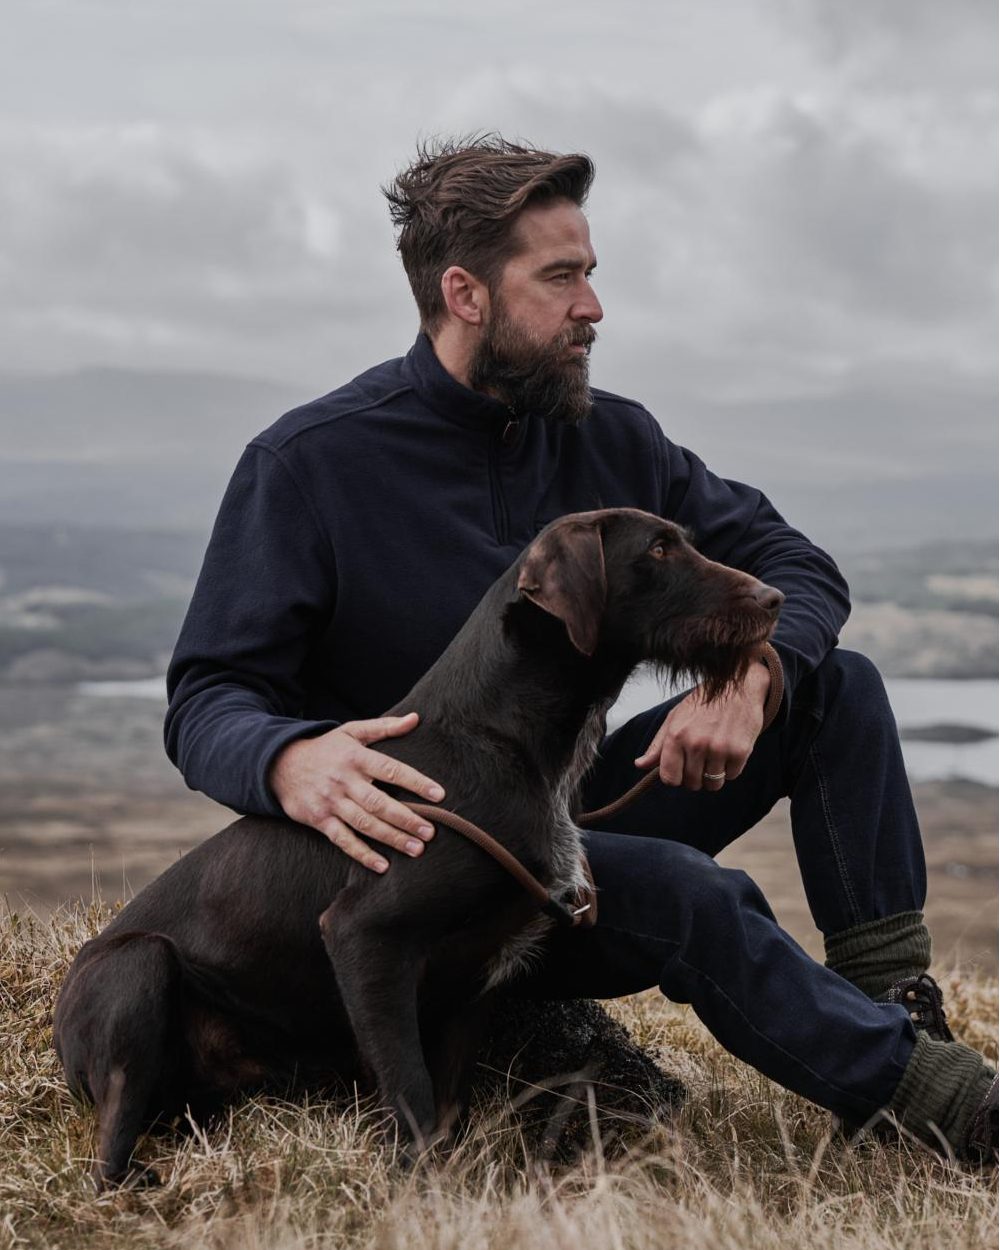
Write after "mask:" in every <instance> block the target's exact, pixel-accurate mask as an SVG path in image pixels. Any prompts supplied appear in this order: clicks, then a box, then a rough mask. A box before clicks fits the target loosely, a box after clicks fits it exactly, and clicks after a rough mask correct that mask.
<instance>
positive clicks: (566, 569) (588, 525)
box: [517, 520, 608, 655]
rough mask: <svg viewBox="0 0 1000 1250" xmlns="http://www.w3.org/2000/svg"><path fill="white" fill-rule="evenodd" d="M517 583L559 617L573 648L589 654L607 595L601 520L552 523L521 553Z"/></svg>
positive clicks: (527, 593) (529, 595)
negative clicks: (522, 557) (522, 556)
mask: <svg viewBox="0 0 1000 1250" xmlns="http://www.w3.org/2000/svg"><path fill="white" fill-rule="evenodd" d="M517 588H518V590H519V591H520V592H521V594H523V595H524V596H525V597H526V598H528V599H530V600H531V602H532V603H535V604H537V605H538V607H540V608H543V609H544V610H545V611H546V612H550V613H551V614H552V615H553V616H556V617H558V618H559V620H561V621H562V622H563V624H564V625H565V626H566V632H567V633H568V634H569V640H570V642H571V643H572V644H573V646H574V647H576V649H577V651H580V652H582V654H583V655H593V654H594V651H595V650H596V648H597V635H598V632H599V630H600V628H601V617H602V616H603V614H604V605H605V602H606V600H607V594H608V583H607V578H606V577H605V573H604V547H603V546H602V544H601V530H600V526H599V524H598V523H597V522H596V521H578V520H573V521H566V522H557V523H556V524H555V525H552V526H550V527H549V528H548V529H547V530H546V531H545V532H544V533H543V534H540V535H539V536H538V538H536V539H535V541H534V542H533V543H532V544H531V546H530V547H529V548H528V550H527V551H526V552H525V553H524V559H523V561H522V563H521V571H520V574H519V575H518V579H517Z"/></svg>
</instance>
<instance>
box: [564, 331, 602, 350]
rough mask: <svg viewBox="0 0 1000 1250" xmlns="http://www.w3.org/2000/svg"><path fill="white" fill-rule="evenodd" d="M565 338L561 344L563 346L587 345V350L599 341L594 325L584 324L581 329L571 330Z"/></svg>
mask: <svg viewBox="0 0 1000 1250" xmlns="http://www.w3.org/2000/svg"><path fill="white" fill-rule="evenodd" d="M565 339H566V341H565V342H564V343H563V344H561V346H562V347H585V348H586V349H587V351H590V349H591V347H593V345H594V344H595V343H596V342H597V331H596V330H595V329H594V327H593V326H583V327H582V328H581V329H579V330H570V331H569V332H568V333H567V335H566V336H565Z"/></svg>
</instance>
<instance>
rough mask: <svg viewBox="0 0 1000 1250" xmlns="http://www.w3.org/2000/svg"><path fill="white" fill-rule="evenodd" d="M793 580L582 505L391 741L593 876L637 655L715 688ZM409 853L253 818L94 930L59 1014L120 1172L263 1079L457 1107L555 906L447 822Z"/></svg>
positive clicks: (409, 1138)
mask: <svg viewBox="0 0 1000 1250" xmlns="http://www.w3.org/2000/svg"><path fill="white" fill-rule="evenodd" d="M782 599H783V596H782V594H781V592H780V591H778V590H775V589H773V588H771V587H768V586H765V585H763V584H762V583H761V582H759V581H757V580H756V579H755V578H753V577H751V576H749V575H748V574H746V573H742V572H738V571H736V570H734V569H730V568H727V567H725V566H723V565H720V564H716V563H714V562H712V561H710V560H708V559H706V558H705V557H704V556H702V555H700V554H699V553H698V552H697V551H696V550H695V548H694V546H693V545H692V544H691V543H690V541H689V540H688V537H687V536H686V534H685V532H684V531H683V530H681V529H680V528H679V527H678V526H676V525H674V524H672V523H670V522H668V521H664V520H662V519H661V518H659V517H656V516H652V515H651V514H649V513H645V512H640V511H637V510H635V509H629V508H614V509H606V510H602V511H597V512H589V513H576V514H572V515H569V516H566V517H562V518H560V519H559V520H557V521H554V522H553V523H552V524H550V525H548V526H547V527H546V528H545V529H544V530H542V532H541V533H540V534H539V535H538V536H537V538H536V539H535V540H534V542H532V543H531V544H530V546H529V547H528V548H527V549H526V550H525V551H524V552H523V553H522V555H521V556H520V557H519V558H518V560H517V561H515V563H514V564H513V565H512V566H511V567H510V568H509V569H508V570H507V571H506V572H505V573H504V574H502V576H501V577H500V578H499V579H498V580H497V581H496V582H495V583H494V584H493V585H492V586H491V587H490V589H489V590H488V591H487V592H486V594H485V596H484V597H483V599H482V600H481V602H480V603H479V605H478V607H477V608H476V609H475V610H474V611H473V613H472V614H471V616H470V617H469V619H468V621H467V622H466V624H465V625H464V626H463V628H462V629H461V631H460V632H459V633H458V635H457V636H456V637H455V639H454V640H453V641H452V643H451V644H450V646H449V647H448V648H447V649H446V650H445V651H444V652H443V654H442V655H441V656H440V658H439V659H438V660H437V662H436V663H435V664H434V665H433V666H432V668H431V669H430V670H429V671H428V672H427V674H426V675H425V676H424V677H423V678H422V679H421V680H420V681H419V682H418V683H417V684H416V686H414V688H413V689H412V691H411V692H410V693H409V694H408V695H407V696H406V698H405V699H403V700H402V701H401V702H400V703H398V704H397V705H396V707H395V708H393V709H390V712H389V714H390V715H391V714H401V713H402V711H403V710H410V709H411V708H413V709H416V710H417V711H418V712H419V713H420V722H419V725H418V726H417V728H416V729H414V730H413V731H412V732H411V733H409V734H407V735H405V736H404V737H401V738H398V739H393V740H391V741H388V742H384V743H380V744H379V749H380V750H382V751H384V752H385V753H386V754H389V755H391V756H393V757H395V758H397V759H400V760H402V761H405V762H406V763H407V764H410V765H411V766H413V767H414V768H416V769H418V770H419V771H421V772H423V773H425V774H426V775H428V776H433V777H438V778H440V779H441V780H442V782H443V783H444V784H445V785H446V787H447V793H448V802H449V807H450V809H451V810H453V811H455V812H457V813H459V814H460V815H462V816H464V817H466V818H468V819H469V820H471V821H474V822H476V823H478V824H479V825H481V826H482V827H484V828H486V829H487V830H489V832H490V833H491V834H492V835H493V837H494V838H495V839H497V841H499V842H500V843H501V845H502V846H503V847H505V848H506V849H507V850H508V851H509V852H511V853H512V854H513V855H514V856H516V857H517V858H518V859H519V860H520V861H521V863H522V864H523V865H524V866H525V867H526V868H527V869H528V870H529V871H530V872H532V873H533V874H534V875H535V876H536V877H537V878H538V879H539V880H540V881H541V882H542V883H543V884H544V885H545V886H547V887H548V889H549V892H550V894H551V895H552V896H553V897H555V898H557V899H558V898H569V897H570V896H572V895H573V894H574V892H575V891H577V890H578V889H579V888H580V887H581V886H583V885H584V876H583V868H582V862H583V861H582V853H581V852H582V844H581V835H580V831H579V829H578V828H577V826H576V825H575V824H574V823H573V820H572V817H571V812H572V810H573V802H574V796H575V793H576V790H577V787H578V784H579V782H580V780H581V778H582V776H583V775H584V773H585V771H586V770H587V768H588V766H589V765H590V764H591V763H592V761H593V758H594V755H595V753H596V750H597V747H598V745H599V743H600V741H601V738H602V736H603V733H604V728H605V714H606V712H607V709H608V708H609V707H610V705H611V704H612V703H613V702H614V700H615V698H616V697H617V695H618V693H619V691H620V690H621V687H622V686H623V684H624V682H625V681H626V679H627V678H628V676H629V674H630V673H631V672H632V670H633V669H634V668H635V667H636V666H637V665H638V664H639V663H641V662H643V661H652V662H653V663H654V664H656V665H658V666H659V667H660V668H661V669H662V670H664V671H666V672H669V673H670V674H677V673H685V674H688V675H690V676H691V677H692V678H693V679H695V680H697V681H699V682H701V683H702V684H703V686H704V688H705V690H706V693H707V694H708V695H709V696H712V695H717V694H718V693H719V692H721V691H722V690H723V689H725V688H726V687H727V686H728V685H730V684H731V683H732V682H734V681H736V680H738V679H739V678H740V677H741V676H742V674H744V673H745V671H746V669H747V666H748V665H749V664H750V663H751V662H752V661H753V659H754V657H755V656H756V655H757V654H758V653H759V649H760V647H761V645H762V644H763V643H764V641H765V640H766V639H767V638H768V637H769V636H770V633H771V631H772V629H773V627H774V624H775V621H776V619H777V614H778V610H779V608H780V605H781V602H782ZM389 788H390V789H391V790H392V792H393V793H395V794H396V795H397V796H399V797H402V798H404V799H414V798H416V797H417V796H414V795H411V794H407V793H406V792H405V791H401V790H399V789H398V788H397V789H393V788H392V787H389ZM385 853H386V854H387V855H389V856H390V857H391V860H392V864H391V869H390V871H389V872H387V873H385V874H384V875H381V876H380V875H376V874H374V873H371V872H369V871H367V870H366V869H364V868H362V867H360V866H359V865H358V864H356V863H355V862H354V861H353V860H351V859H349V858H348V857H347V856H345V855H344V854H343V853H342V852H340V851H339V850H337V849H336V848H335V847H333V846H332V845H331V844H330V842H329V841H328V840H327V839H326V838H325V837H324V836H323V835H322V834H320V833H318V832H317V831H315V830H313V829H310V828H306V827H305V826H302V825H297V824H294V823H293V822H291V821H285V820H276V819H265V818H260V817H253V816H251V817H245V818H243V819H241V820H237V821H236V822H235V823H233V824H231V825H229V826H228V827H227V828H226V829H224V830H222V832H220V833H218V834H216V835H215V836H214V837H212V838H210V839H209V840H208V841H206V842H204V843H202V844H201V845H200V846H198V847H196V848H195V849H194V850H192V851H191V852H189V853H188V854H187V855H185V856H184V857H183V858H182V859H180V860H179V861H178V862H177V863H176V864H174V865H173V866H172V867H171V868H169V869H168V870H167V871H166V872H165V873H163V875H162V876H160V877H159V878H158V879H157V880H155V881H154V882H152V883H151V884H150V885H149V886H147V887H146V888H145V889H144V890H143V891H142V892H141V893H139V894H138V895H137V896H136V897H135V898H134V899H133V900H132V901H131V902H130V903H129V904H128V906H127V907H125V908H124V910H123V911H122V912H121V913H120V914H119V915H118V916H117V917H116V918H115V919H114V920H113V921H112V922H111V924H109V925H108V926H107V928H106V929H105V930H104V931H103V932H102V933H101V934H99V935H98V937H96V938H94V939H93V940H92V941H89V942H87V943H86V945H85V946H84V947H83V948H82V949H81V950H80V952H79V954H78V955H77V957H76V959H75V961H74V963H73V965H72V967H71V968H70V971H69V974H68V976H67V978H66V981H65V984H64V985H63V988H62V991H61V993H60V997H59V1000H58V1003H57V1006H56V1011H55V1018H54V1037H55V1045H56V1050H57V1052H58V1054H59V1057H60V1059H61V1061H62V1064H63V1068H64V1070H65V1074H66V1079H67V1082H68V1084H69V1086H70V1088H71V1090H72V1091H73V1092H74V1094H76V1095H77V1096H78V1097H81V1098H84V1099H87V1100H90V1101H92V1102H93V1103H94V1104H95V1105H96V1110H97V1115H98V1122H99V1135H98V1150H97V1160H96V1164H95V1170H94V1176H95V1180H96V1182H97V1185H98V1188H103V1187H105V1186H109V1185H115V1184H120V1183H122V1182H124V1181H126V1180H128V1181H129V1182H130V1183H155V1182H156V1177H155V1176H154V1175H153V1174H152V1173H151V1172H150V1171H149V1170H148V1169H142V1168H139V1167H135V1166H133V1162H132V1155H133V1150H134V1148H135V1144H136V1141H137V1139H138V1137H139V1135H140V1134H141V1133H142V1132H144V1131H146V1130H147V1129H149V1128H150V1127H152V1126H153V1125H154V1124H156V1123H158V1122H161V1123H162V1122H169V1120H170V1119H171V1118H172V1117H177V1116H178V1115H181V1114H183V1113H184V1111H185V1109H186V1108H187V1109H189V1110H190V1112H191V1113H192V1114H197V1115H202V1114H205V1113H207V1112H209V1111H210V1110H211V1109H212V1108H214V1107H217V1106H219V1105H220V1104H222V1103H224V1102H225V1101H226V1100H228V1099H231V1098H232V1097H234V1096H235V1095H236V1094H237V1093H238V1092H240V1091H248V1090H260V1089H275V1088H277V1089H281V1090H285V1091H287V1090H289V1089H292V1088H300V1087H303V1086H316V1085H326V1086H329V1085H331V1084H338V1083H346V1082H350V1081H352V1080H361V1079H363V1078H365V1077H366V1076H367V1077H368V1078H369V1079H370V1080H372V1081H373V1082H374V1085H375V1086H376V1087H377V1090H378V1093H379V1095H380V1097H381V1100H382V1103H383V1104H384V1105H385V1106H386V1108H388V1109H389V1110H390V1111H391V1113H392V1115H393V1117H394V1118H395V1122H396V1125H397V1126H398V1131H399V1134H400V1136H401V1137H402V1139H403V1140H404V1141H406V1142H408V1143H409V1144H410V1148H411V1149H412V1150H420V1149H422V1148H424V1147H425V1146H426V1145H427V1144H428V1143H432V1142H434V1141H435V1140H437V1139H439V1138H440V1137H441V1136H442V1135H443V1134H445V1133H446V1132H447V1130H448V1129H449V1128H450V1126H451V1125H452V1124H453V1123H454V1120H455V1118H456V1116H457V1114H458V1108H459V1107H460V1106H461V1105H462V1100H463V1095H464V1082H465V1079H466V1075H467V1073H468V1070H469V1068H470V1067H471V1058H472V1053H473V1051H474V1047H475V1045H476V1043H477V1040H478V1038H479V1036H480V1034H481V1031H482V1029H483V1027H484V1025H485V1022H486V1021H487V1019H488V1011H489V1007H490V1004H491V1000H492V999H493V997H494V992H495V990H496V988H497V987H498V986H500V985H502V984H504V983H505V982H507V981H509V980H511V978H513V977H515V976H516V975H517V974H518V972H519V971H520V970H522V969H523V968H524V967H525V966H526V964H528V963H529V962H530V961H531V959H533V958H534V957H535V956H536V955H537V954H538V952H539V951H540V949H541V946H542V943H543V941H544V937H545V933H546V930H547V929H548V928H549V927H550V926H551V925H552V923H553V921H552V919H551V918H550V917H549V916H547V915H545V914H543V913H542V912H540V910H539V904H538V901H537V899H535V898H533V897H532V896H531V895H530V894H529V893H528V892H527V891H526V890H525V889H524V888H523V887H522V885H521V884H519V883H518V882H517V881H516V880H515V879H514V877H512V876H511V875H510V874H509V873H508V872H507V871H505V870H504V868H503V867H501V866H500V865H499V864H498V863H497V862H496V861H495V860H494V859H492V858H490V856H488V855H487V854H485V853H484V851H483V850H482V849H480V848H479V847H478V846H476V845H473V844H472V843H471V842H469V841H467V840H465V839H464V838H463V837H461V836H460V835H459V834H457V833H456V832H454V831H453V830H451V829H450V828H448V827H446V826H445V825H442V824H438V826H437V835H436V837H435V838H434V840H433V841H432V842H430V843H429V844H428V846H427V847H426V849H425V851H424V853H423V855H421V856H420V857H419V858H418V859H409V858H408V857H406V856H403V855H397V854H394V853H393V852H392V851H391V850H388V849H386V850H385Z"/></svg>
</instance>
